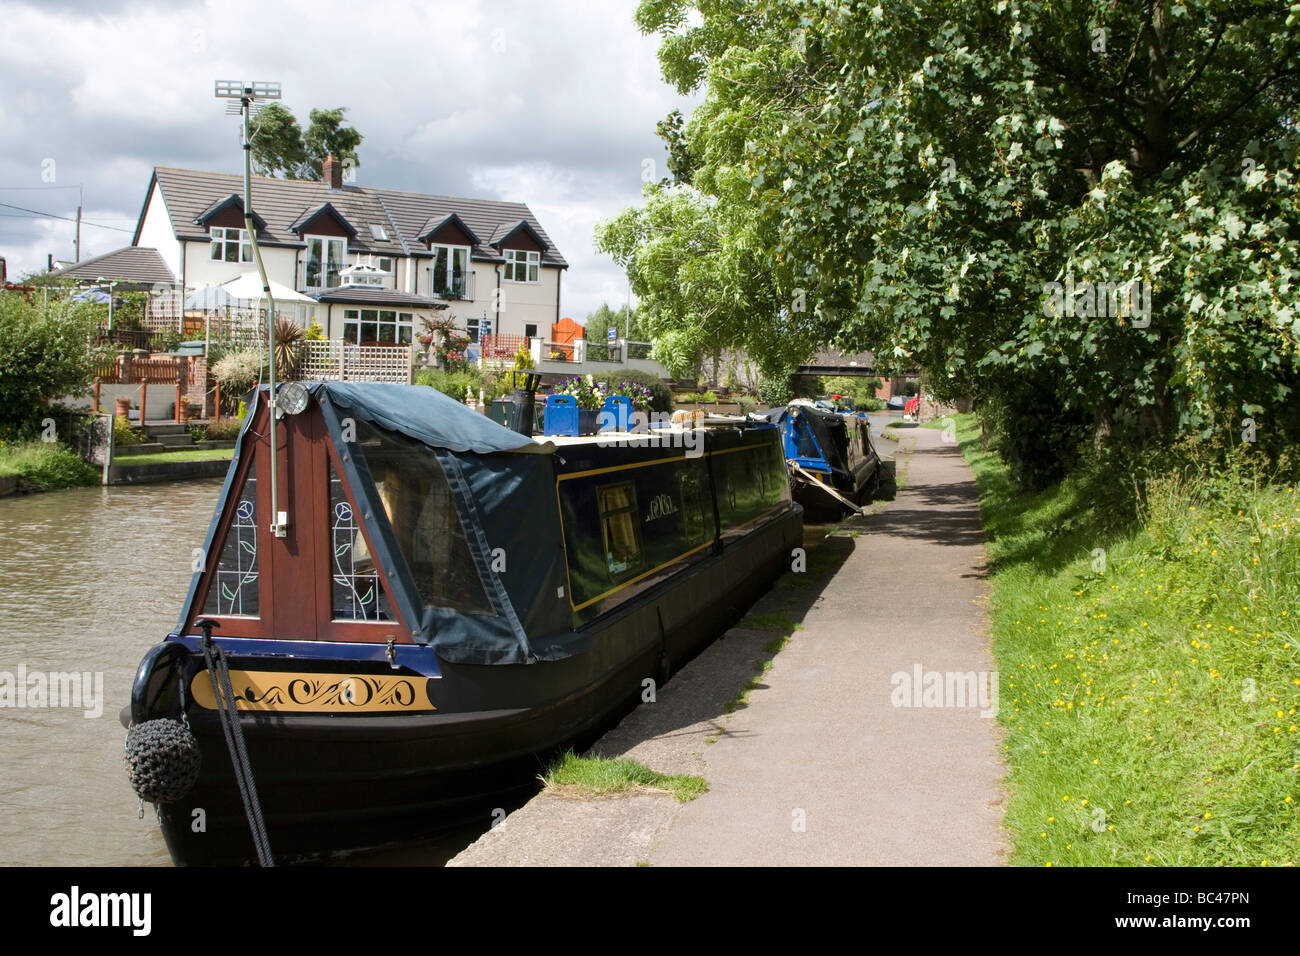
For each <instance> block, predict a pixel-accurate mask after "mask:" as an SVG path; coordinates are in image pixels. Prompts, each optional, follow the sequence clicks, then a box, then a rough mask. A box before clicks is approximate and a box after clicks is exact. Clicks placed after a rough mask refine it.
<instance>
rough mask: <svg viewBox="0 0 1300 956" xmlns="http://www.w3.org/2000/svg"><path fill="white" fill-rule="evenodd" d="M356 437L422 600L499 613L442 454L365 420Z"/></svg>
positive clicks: (449, 606)
mask: <svg viewBox="0 0 1300 956" xmlns="http://www.w3.org/2000/svg"><path fill="white" fill-rule="evenodd" d="M357 439H358V441H359V442H360V444H361V448H362V451H363V454H364V456H365V460H366V465H367V466H368V467H369V469H370V477H371V479H372V480H373V481H374V483H375V489H376V490H377V491H378V492H379V501H380V503H381V504H382V505H383V508H384V513H385V514H386V515H387V516H388V524H389V527H390V528H391V529H392V532H393V537H394V538H395V539H396V540H397V547H398V549H399V550H400V551H401V552H402V556H403V557H404V558H405V559H406V564H407V567H408V568H409V569H410V571H411V575H412V577H414V579H415V586H416V588H417V589H418V590H419V592H420V600H421V601H422V602H423V603H424V604H425V605H426V606H430V607H443V608H454V609H455V610H458V611H465V612H468V613H473V614H495V613H496V612H495V611H493V610H492V606H491V605H490V604H489V603H488V599H487V595H486V594H485V593H484V591H483V583H482V581H480V579H479V575H478V571H477V569H476V568H475V567H474V560H473V558H472V556H471V554H470V548H469V541H468V540H467V539H466V536H465V532H464V529H463V528H462V526H461V522H460V512H459V510H458V509H457V508H456V502H455V500H454V499H453V498H452V494H451V487H450V486H449V485H448V484H447V478H446V475H445V474H444V473H443V470H442V465H441V464H440V463H439V461H438V456H437V455H436V454H435V453H434V452H433V450H432V449H430V448H428V447H426V446H425V445H422V444H420V443H419V442H416V441H413V440H411V439H408V438H405V437H403V436H400V435H395V434H393V433H391V432H387V431H383V430H382V429H378V428H375V427H373V426H371V425H369V424H367V423H365V422H358V423H357Z"/></svg>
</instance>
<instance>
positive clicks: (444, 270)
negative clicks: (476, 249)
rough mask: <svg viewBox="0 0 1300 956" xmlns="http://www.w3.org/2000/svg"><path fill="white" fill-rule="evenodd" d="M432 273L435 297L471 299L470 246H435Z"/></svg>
mask: <svg viewBox="0 0 1300 956" xmlns="http://www.w3.org/2000/svg"><path fill="white" fill-rule="evenodd" d="M430 272H431V273H432V274H431V275H430V279H431V280H432V283H433V285H432V288H433V292H434V294H435V295H441V296H445V297H447V298H448V299H468V298H469V295H468V294H467V293H468V291H469V247H468V246H434V247H433V267H432V268H431V269H430Z"/></svg>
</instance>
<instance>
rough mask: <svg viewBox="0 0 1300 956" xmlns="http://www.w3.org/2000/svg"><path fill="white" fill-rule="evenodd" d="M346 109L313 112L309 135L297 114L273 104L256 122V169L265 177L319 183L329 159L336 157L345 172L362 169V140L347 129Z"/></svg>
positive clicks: (254, 158)
mask: <svg viewBox="0 0 1300 956" xmlns="http://www.w3.org/2000/svg"><path fill="white" fill-rule="evenodd" d="M345 112H346V108H344V107H339V108H338V109H333V110H316V109H314V110H312V111H311V112H310V114H308V117H309V120H310V125H308V127H307V132H306V135H304V134H303V131H302V127H301V126H299V125H298V120H297V119H296V118H295V117H294V115H293V113H292V112H291V111H290V110H289V109H288V108H287V107H285V106H282V105H281V104H279V103H271V104H269V105H268V106H267V107H266V108H265V109H263V110H262V111H261V112H260V113H258V114H257V118H256V120H255V123H256V126H255V128H254V132H253V166H254V168H255V169H256V171H257V173H258V174H259V175H262V176H283V177H285V178H288V179H308V180H312V181H317V182H318V181H319V180H320V178H321V167H322V165H323V164H324V162H325V157H326V156H333V157H334V158H335V159H336V160H338V161H339V162H340V163H342V164H343V166H344V168H345V169H346V168H349V167H356V166H359V165H360V164H361V163H360V160H359V159H358V158H357V147H358V146H360V145H361V140H362V136H361V134H360V133H359V132H357V131H356V129H354V128H353V127H351V126H344V125H343V114H344V113H345Z"/></svg>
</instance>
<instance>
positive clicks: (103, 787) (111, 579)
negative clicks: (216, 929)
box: [0, 478, 526, 866]
mask: <svg viewBox="0 0 1300 956" xmlns="http://www.w3.org/2000/svg"><path fill="white" fill-rule="evenodd" d="M220 490H221V479H217V478H214V479H204V480H199V481H190V482H168V483H164V484H155V485H141V486H136V487H130V486H114V487H111V488H93V489H91V488H77V489H71V490H67V491H55V492H48V493H45V494H37V495H26V496H16V497H10V498H0V681H4V679H5V675H6V674H9V675H13V678H14V680H15V682H16V679H17V678H18V676H19V674H20V669H21V671H22V672H24V673H25V674H26V675H27V676H28V686H31V684H32V676H33V675H37V674H41V675H49V674H51V673H55V674H61V673H62V674H66V673H71V672H78V673H80V674H82V675H85V674H89V675H91V679H90V681H89V682H84V681H83V683H85V684H86V685H87V687H88V688H89V689H92V690H93V688H94V686H95V682H96V680H97V678H98V677H101V676H102V682H103V683H102V695H99V698H98V699H97V700H96V701H94V702H93V706H89V707H88V706H87V704H88V702H87V701H86V700H84V699H83V700H82V701H81V702H80V706H77V707H50V706H46V707H43V708H41V707H28V706H10V705H9V704H8V702H7V701H5V699H4V698H3V697H0V702H3V703H0V865H26V866H55V865H61V866H170V865H171V857H170V856H169V855H168V853H167V847H166V845H165V844H164V843H163V839H162V835H161V834H160V833H159V831H158V825H157V822H156V820H155V818H154V811H153V807H152V806H150V805H149V804H145V807H144V817H143V818H140V816H139V808H140V802H139V799H138V798H137V797H136V795H135V794H134V793H133V792H132V790H131V786H130V784H129V783H128V782H127V778H126V771H125V769H124V767H123V764H122V746H123V742H124V740H125V738H126V731H125V730H124V729H123V728H122V725H121V722H120V720H119V717H118V715H119V713H120V711H121V710H122V708H123V707H124V706H126V704H127V702H128V700H129V697H130V692H131V682H132V680H133V679H134V677H135V669H136V665H137V664H139V662H140V658H141V657H142V656H143V655H144V652H145V651H146V650H148V649H149V648H150V647H152V646H153V645H154V644H156V643H158V641H160V640H162V639H163V638H164V637H166V635H167V633H168V632H169V631H170V630H171V629H172V628H173V627H175V625H176V618H177V615H178V614H179V613H180V608H181V602H182V600H183V599H184V597H185V591H186V589H187V588H188V587H189V582H190V576H191V569H190V562H191V561H192V560H193V558H192V550H193V549H194V548H198V547H201V546H202V544H203V537H204V535H205V534H206V533H207V529H208V524H209V522H210V521H211V518H212V509H213V508H214V507H215V506H216V501H217V495H218V493H219V492H220ZM36 703H39V701H36ZM46 703H47V704H48V703H50V701H46ZM96 711H98V713H96ZM519 799H520V802H522V801H523V800H524V799H526V795H523V796H521V797H520V798H519ZM514 808H515V804H511V805H510V806H509V807H507V808H506V809H507V810H513V809H514ZM487 820H488V818H487V817H486V816H485V826H486V822H487ZM484 828H485V827H476V828H468V829H460V830H456V831H453V832H451V833H449V834H447V835H445V836H444V837H442V838H439V839H437V840H434V841H429V842H422V843H418V844H412V845H408V846H404V847H400V848H390V849H384V850H376V851H371V852H368V853H354V854H350V855H348V856H346V857H342V858H339V859H335V860H331V861H328V862H329V863H330V864H333V865H340V864H341V865H351V866H367V865H433V866H440V865H442V864H443V863H444V862H446V860H447V859H449V858H450V857H452V856H454V855H455V854H456V853H458V852H459V851H460V850H461V849H463V848H464V847H465V846H467V845H468V844H469V843H471V842H472V841H473V840H474V839H475V837H477V836H478V835H479V834H480V833H481V832H482V830H483V829H484Z"/></svg>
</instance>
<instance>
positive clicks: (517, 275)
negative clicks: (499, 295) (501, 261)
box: [504, 249, 542, 282]
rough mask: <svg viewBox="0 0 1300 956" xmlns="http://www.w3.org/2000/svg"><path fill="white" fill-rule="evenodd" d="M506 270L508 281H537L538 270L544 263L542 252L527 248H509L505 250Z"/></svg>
mask: <svg viewBox="0 0 1300 956" xmlns="http://www.w3.org/2000/svg"><path fill="white" fill-rule="evenodd" d="M505 257H506V272H505V277H504V278H505V280H506V281H507V282H536V281H537V272H538V269H539V267H540V266H541V264H542V254H541V253H540V252H530V251H528V250H526V249H507V250H505Z"/></svg>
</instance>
